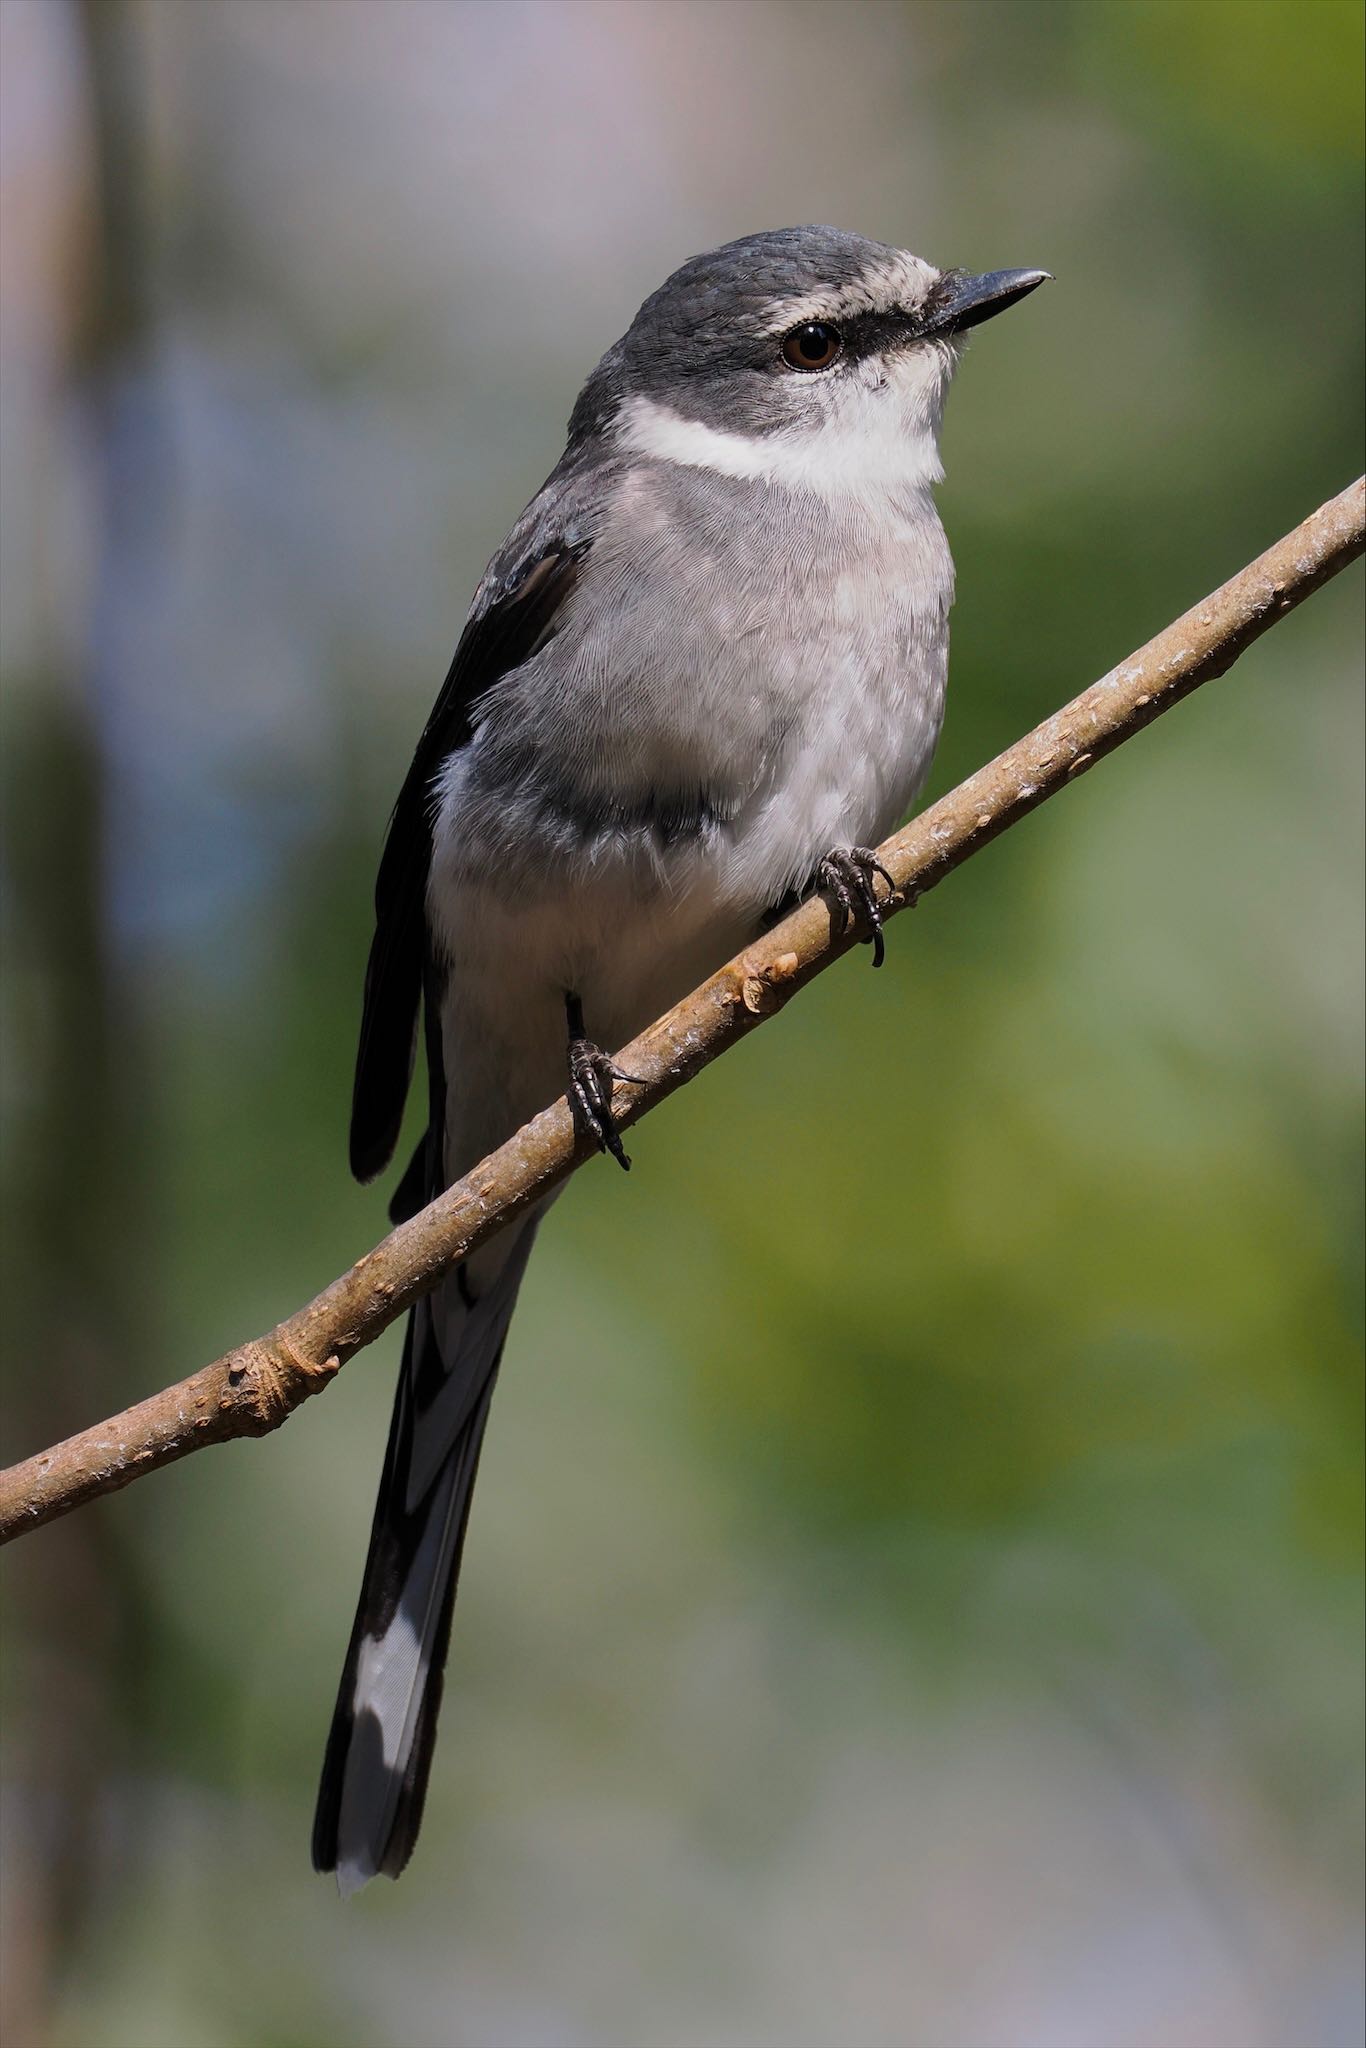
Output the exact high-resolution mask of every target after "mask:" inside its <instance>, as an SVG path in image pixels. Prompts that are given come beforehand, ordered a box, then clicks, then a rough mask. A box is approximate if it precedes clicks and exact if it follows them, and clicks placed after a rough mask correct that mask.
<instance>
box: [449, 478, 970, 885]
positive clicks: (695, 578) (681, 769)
mask: <svg viewBox="0 0 1366 2048" xmlns="http://www.w3.org/2000/svg"><path fill="white" fill-rule="evenodd" d="M924 503H925V506H926V507H928V518H929V521H930V523H931V525H932V529H933V531H932V533H931V532H930V531H929V529H928V528H925V527H924V518H923V515H922V516H921V517H920V518H918V519H913V518H909V517H908V514H907V508H906V507H904V506H901V507H895V508H894V507H891V506H889V507H888V508H887V510H886V512H885V514H880V513H876V512H874V511H873V510H870V509H869V507H868V506H867V505H866V504H857V505H853V504H851V505H849V506H847V507H835V506H832V505H831V504H830V503H829V502H828V501H826V500H822V499H819V498H816V497H814V496H812V495H810V494H806V493H802V494H797V493H793V492H790V491H788V490H785V489H782V488H775V487H774V486H772V485H768V484H764V483H761V482H754V481H750V480H747V479H736V478H729V477H723V476H719V475H716V474H714V473H712V472H710V471H705V470H700V469H690V468H685V467H682V466H675V465H670V464H663V463H641V464H639V465H637V466H635V467H633V468H631V469H630V470H628V471H626V472H625V473H624V474H623V476H622V478H621V481H620V483H619V485H618V487H617V490H616V493H615V496H614V499H613V501H612V504H611V506H610V508H609V510H608V513H607V516H606V518H605V520H604V522H603V525H602V528H601V529H600V532H599V534H598V537H597V539H596V540H595V542H594V545H593V548H592V551H591V554H590V556H589V558H588V560H587V561H586V562H585V564H584V568H583V571H582V573H581V576H580V579H579V582H578V585H577V587H576V589H575V592H574V594H573V597H572V599H571V601H570V603H569V605H568V607H567V608H566V611H565V613H564V614H563V615H562V617H561V618H560V620H559V621H558V622H557V629H556V632H555V636H554V638H553V639H552V640H551V641H549V642H548V644H547V645H546V646H545V647H544V648H543V649H542V650H541V651H540V652H539V653H538V654H537V655H536V656H535V657H534V658H533V660H532V661H530V662H529V663H527V664H526V665H525V666H524V667H522V668H521V669H518V670H516V671H514V672H513V673H512V674H510V675H509V676H507V677H505V678H503V679H502V680H501V681H500V682H499V683H498V684H497V685H495V686H494V688H493V689H491V690H490V691H489V692H488V693H487V695H486V696H485V697H484V698H483V699H482V700H481V701H480V703H479V704H478V705H477V706H476V707H475V712H474V727H475V734H474V740H473V742H472V745H471V747H470V748H469V749H468V750H467V755H466V758H465V760H464V762H463V764H462V766H461V768H460V770H459V773H460V779H461V785H462V786H461V791H460V801H461V805H462V808H463V809H464V810H465V812H466V819H467V828H468V834H469V835H470V837H473V836H474V835H476V834H477V835H478V836H479V837H480V838H483V839H484V840H485V844H486V845H487V838H486V835H487V834H488V833H490V832H493V833H494V834H495V835H497V836H498V837H500V838H501V837H503V836H504V834H505V833H509V834H510V835H511V836H512V837H514V838H516V839H517V840H519V841H520V842H521V843H522V844H523V845H525V844H526V842H527V840H528V838H530V839H532V840H535V841H538V842H539V843H541V844H542V845H543V846H545V847H546V848H547V849H552V850H554V851H556V852H559V853H561V854H573V853H574V852H575V851H579V850H582V849H583V848H584V847H586V846H588V845H590V844H592V845H598V844H600V843H601V841H602V840H603V838H604V835H607V836H613V835H615V836H616V837H618V838H619V839H620V840H621V841H622V842H623V843H624V842H628V841H630V840H632V839H633V838H642V839H645V840H648V841H650V842H652V844H653V848H654V850H655V851H657V852H658V851H666V850H667V849H668V847H669V846H670V845H672V844H673V843H675V842H677V841H679V840H681V839H686V840H694V839H696V838H697V837H698V836H699V835H700V836H703V837H707V836H715V835H724V833H725V832H726V829H727V827H728V826H729V825H730V823H731V821H733V820H734V819H736V818H737V817H738V816H739V815H740V814H741V813H742V811H743V810H744V809H745V807H746V806H747V805H750V804H751V803H752V801H753V799H754V797H755V794H756V792H757V791H759V790H761V789H762V788H763V787H764V786H765V784H768V783H773V782H775V781H779V780H781V779H782V774H783V767H784V760H785V757H786V756H787V755H789V754H790V753H791V752H792V750H794V749H797V748H800V747H801V745H802V744H803V741H804V739H805V738H806V737H807V735H808V733H809V732H810V731H811V730H812V728H813V726H819V727H820V728H821V730H822V732H824V731H825V730H826V729H827V728H828V724H829V717H828V709H829V698H830V695H831V692H832V691H833V692H836V693H839V692H851V693H853V694H854V695H855V696H857V695H858V694H859V692H860V691H863V690H866V689H869V688H878V687H880V686H881V685H880V678H883V677H884V676H890V675H892V674H894V673H897V672H899V673H900V674H901V675H902V676H903V677H904V678H905V679H906V680H908V681H913V680H914V679H915V677H916V676H917V675H918V674H923V671H924V669H925V664H926V659H927V649H929V648H930V647H931V646H932V645H934V644H935V643H937V642H942V638H943V621H944V613H945V611H946V608H947V601H948V580H949V578H950V577H951V570H950V568H949V565H948V558H947V553H946V552H945V551H944V550H943V541H942V533H941V532H940V529H939V525H938V521H937V519H936V518H935V517H934V514H933V508H932V506H930V504H929V499H928V495H927V494H926V496H925V500H924ZM927 547H928V548H929V550H930V556H931V557H932V559H928V560H927V558H925V549H926V548H927ZM941 558H942V559H941ZM939 682H940V684H941V685H942V674H941V675H940V677H939ZM452 793H453V794H454V792H452ZM460 836H461V837H462V838H465V837H466V832H464V831H462V832H461V834H460Z"/></svg>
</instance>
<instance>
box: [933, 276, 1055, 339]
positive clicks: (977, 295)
mask: <svg viewBox="0 0 1366 2048" xmlns="http://www.w3.org/2000/svg"><path fill="white" fill-rule="evenodd" d="M1051 280H1052V272H1051V271H1048V270H988V271H987V272H985V274H984V275H983V276H981V277H969V276H968V275H967V273H966V272H965V271H961V270H949V271H946V272H945V273H944V276H943V277H942V278H941V279H940V281H939V283H938V284H937V285H936V286H935V289H934V294H933V298H932V301H931V304H930V306H929V308H928V309H927V310H928V312H929V320H928V324H927V326H926V328H925V332H926V333H927V334H962V333H964V332H965V331H966V329H967V328H969V327H980V326H981V324H982V322H983V321H984V320H994V319H995V318H996V315H997V314H998V313H1004V311H1005V309H1006V307H1007V306H1013V305H1014V304H1015V301H1016V300H1017V299H1025V298H1028V296H1029V294H1030V293H1031V292H1032V291H1037V289H1038V287H1039V286H1040V285H1041V284H1048V283H1050V282H1051Z"/></svg>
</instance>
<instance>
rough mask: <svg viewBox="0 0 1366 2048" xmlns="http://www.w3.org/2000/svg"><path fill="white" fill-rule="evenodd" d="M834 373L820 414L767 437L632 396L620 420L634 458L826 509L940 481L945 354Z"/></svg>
mask: <svg viewBox="0 0 1366 2048" xmlns="http://www.w3.org/2000/svg"><path fill="white" fill-rule="evenodd" d="M869 368H870V373H869V374H863V373H861V372H860V371H858V370H856V371H854V372H853V373H852V374H851V373H850V372H849V371H844V372H837V373H835V374H836V375H837V376H838V378H839V381H838V383H836V382H834V381H833V380H832V382H831V384H830V386H829V388H828V390H827V391H826V392H823V393H822V394H821V395H822V398H823V400H824V401H825V403H824V416H823V417H821V418H818V419H813V420H811V421H809V422H803V423H801V424H800V425H791V426H786V427H780V428H778V429H777V430H776V431H775V432H774V433H772V434H737V433H732V432H730V431H728V430H727V429H724V428H721V427H711V426H708V425H707V424H706V423H705V422H704V421H702V420H690V419H687V418H685V417H684V415H683V414H682V413H678V412H675V411H674V410H673V409H672V407H670V406H667V405H660V404H659V403H658V402H657V401H656V400H655V399H652V398H642V397H636V398H630V399H628V400H627V401H626V403H625V405H624V406H623V407H622V410H621V414H620V416H619V419H618V422H617V433H618V438H619V440H620V442H621V445H622V446H623V447H625V448H628V449H629V450H630V451H631V452H632V453H633V454H636V455H646V456H650V457H652V458H653V459H654V460H655V461H657V462H673V463H678V464H681V465H682V466H683V467H684V468H687V469H709V470H711V471H713V472H714V473H715V474H716V475H717V476H729V477H743V478H749V479H753V480H754V481H756V482H762V483H769V484H777V485H781V486H783V487H785V488H786V489H788V490H792V491H806V492H810V493H811V494H812V495H813V496H815V497H819V498H824V499H827V500H829V501H830V502H833V503H842V504H848V503H850V502H864V503H870V504H871V503H877V502H882V501H885V500H886V499H887V498H888V497H889V496H897V495H900V494H902V493H905V492H906V491H915V490H923V489H925V488H927V487H928V486H929V485H930V484H935V483H938V482H939V481H940V479H941V477H942V476H943V473H944V472H943V469H942V467H941V465H940V461H939V425H940V421H941V419H942V418H943V412H944V398H945V394H946V392H947V389H948V381H949V377H950V375H951V374H952V369H953V358H952V353H951V351H948V350H945V349H940V348H937V347H930V348H925V349H915V350H908V351H907V352H906V353H905V354H903V355H901V356H898V357H896V358H894V359H893V360H892V361H891V362H890V363H889V364H888V365H887V366H886V367H885V369H883V368H878V369H873V368H872V366H869Z"/></svg>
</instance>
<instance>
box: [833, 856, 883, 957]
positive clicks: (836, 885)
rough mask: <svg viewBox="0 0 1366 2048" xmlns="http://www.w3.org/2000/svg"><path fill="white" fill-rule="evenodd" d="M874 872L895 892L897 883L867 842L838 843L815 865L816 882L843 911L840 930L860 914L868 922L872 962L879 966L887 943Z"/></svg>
mask: <svg viewBox="0 0 1366 2048" xmlns="http://www.w3.org/2000/svg"><path fill="white" fill-rule="evenodd" d="M874 875H881V877H882V879H883V881H884V882H885V883H886V884H887V888H888V890H889V892H895V889H896V883H895V882H894V881H893V880H892V878H891V876H890V875H889V874H888V872H887V870H886V868H885V867H883V865H882V862H881V861H880V860H879V859H878V857H877V855H876V854H875V853H871V852H870V851H869V849H868V848H867V847H866V846H837V847H835V848H833V849H832V851H831V852H829V853H827V854H826V856H825V859H824V860H823V861H822V862H821V864H820V866H819V867H818V868H817V870H816V885H817V887H818V888H821V889H826V890H828V891H829V893H830V894H831V895H832V896H833V897H834V899H835V901H836V903H838V905H839V907H840V909H841V911H842V912H843V921H842V923H841V925H840V930H841V931H847V930H848V929H849V926H850V925H851V924H854V923H856V922H857V921H858V920H859V919H860V918H861V919H862V920H863V922H864V924H865V925H867V927H868V936H869V938H870V939H871V940H872V944H873V965H874V967H881V965H882V963H883V961H884V960H885V959H886V957H887V944H886V941H885V939H884V938H883V936H882V905H881V904H880V903H879V902H878V899H877V891H876V889H874V887H873V877H874Z"/></svg>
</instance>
